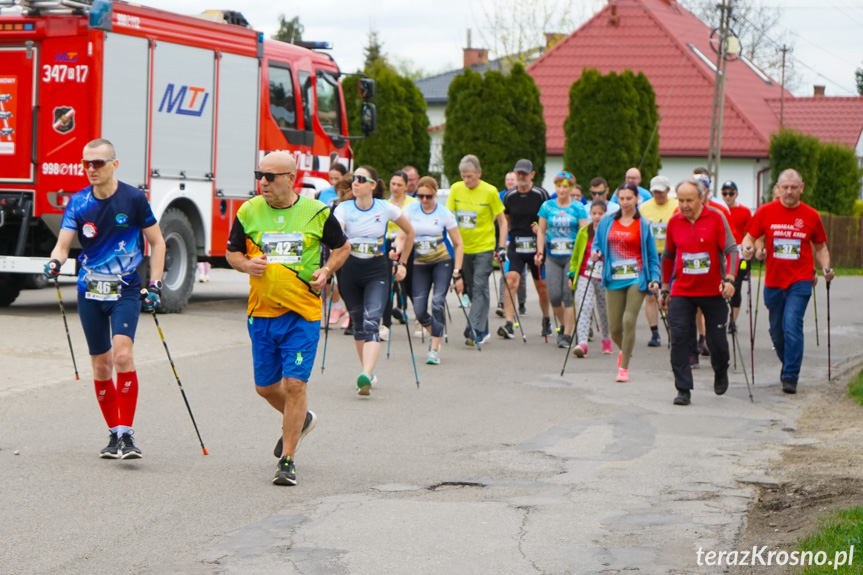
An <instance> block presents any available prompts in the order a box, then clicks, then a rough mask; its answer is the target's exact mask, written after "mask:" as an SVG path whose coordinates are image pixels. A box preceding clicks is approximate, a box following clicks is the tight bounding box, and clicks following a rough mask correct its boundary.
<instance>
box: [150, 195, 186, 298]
mask: <svg viewBox="0 0 863 575" xmlns="http://www.w3.org/2000/svg"><path fill="white" fill-rule="evenodd" d="M159 227H160V228H161V229H162V236H164V238H165V248H166V250H165V273H164V274H163V276H162V283H163V284H164V287H163V288H162V305H161V306H160V307H159V311H161V312H163V313H178V312H180V311H182V309H183V307H184V306H185V305H186V304H187V303H188V302H189V297H190V296H191V295H192V288H193V287H194V286H195V269H196V267H197V263H198V261H197V260H198V258H197V256H196V254H195V234H194V233H193V232H192V224H190V223H189V219H188V218H187V217H186V215H185V214H184V213H183V212H182V211H181V210H178V209H176V208H171V209H168V210H166V211H165V213H164V214H162V217H161V219H160V220H159ZM145 279H147V278H145Z"/></svg>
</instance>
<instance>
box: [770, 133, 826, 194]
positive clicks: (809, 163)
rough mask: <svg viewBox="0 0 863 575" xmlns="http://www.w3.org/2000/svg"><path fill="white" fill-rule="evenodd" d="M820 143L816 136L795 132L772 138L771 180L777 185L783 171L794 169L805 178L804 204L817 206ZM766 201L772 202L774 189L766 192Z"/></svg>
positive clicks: (780, 134)
mask: <svg viewBox="0 0 863 575" xmlns="http://www.w3.org/2000/svg"><path fill="white" fill-rule="evenodd" d="M819 151H820V143H819V142H818V138H816V137H815V136H807V135H805V134H801V133H800V132H797V131H795V130H789V129H782V130H779V131H778V132H776V133H774V134H773V136H771V137H770V179H771V181H772V182H773V183H774V184H775V183H776V181H777V180H778V179H779V174H781V173H782V171H783V170H786V169H788V168H793V169H795V170H797V171H798V172H799V173H800V175H801V176H802V177H803V181H804V182H805V184H806V187H805V188H804V190H803V197H802V198H801V199H802V201H803V202H805V203H806V204H808V205H810V206H813V207H814V206H815V205H816V201H815V194H816V190H817V188H818V152H819ZM765 192H766V194H767V198H765V200H766V201H770V198H771V197H772V194H773V189H772V187H771V189H770V190H765Z"/></svg>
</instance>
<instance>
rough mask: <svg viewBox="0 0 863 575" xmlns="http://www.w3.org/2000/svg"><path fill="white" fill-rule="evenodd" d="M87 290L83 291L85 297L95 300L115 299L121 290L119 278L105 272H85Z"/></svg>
mask: <svg viewBox="0 0 863 575" xmlns="http://www.w3.org/2000/svg"><path fill="white" fill-rule="evenodd" d="M86 282H87V291H86V292H84V298H85V299H92V300H96V301H117V300H118V299H120V292H121V291H122V290H123V288H122V286H121V284H120V278H118V277H117V276H113V275H106V274H94V273H90V274H87V279H86Z"/></svg>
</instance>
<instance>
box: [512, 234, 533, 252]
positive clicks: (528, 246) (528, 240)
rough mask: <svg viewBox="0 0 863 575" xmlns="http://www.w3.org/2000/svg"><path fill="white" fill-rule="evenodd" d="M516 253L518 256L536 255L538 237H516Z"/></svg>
mask: <svg viewBox="0 0 863 575" xmlns="http://www.w3.org/2000/svg"><path fill="white" fill-rule="evenodd" d="M515 253H517V254H534V253H536V236H516V237H515Z"/></svg>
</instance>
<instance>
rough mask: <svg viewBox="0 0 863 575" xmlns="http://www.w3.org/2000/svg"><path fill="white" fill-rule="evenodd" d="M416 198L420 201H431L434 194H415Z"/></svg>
mask: <svg viewBox="0 0 863 575" xmlns="http://www.w3.org/2000/svg"><path fill="white" fill-rule="evenodd" d="M417 197H418V198H419V199H421V200H433V199H434V194H417Z"/></svg>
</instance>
